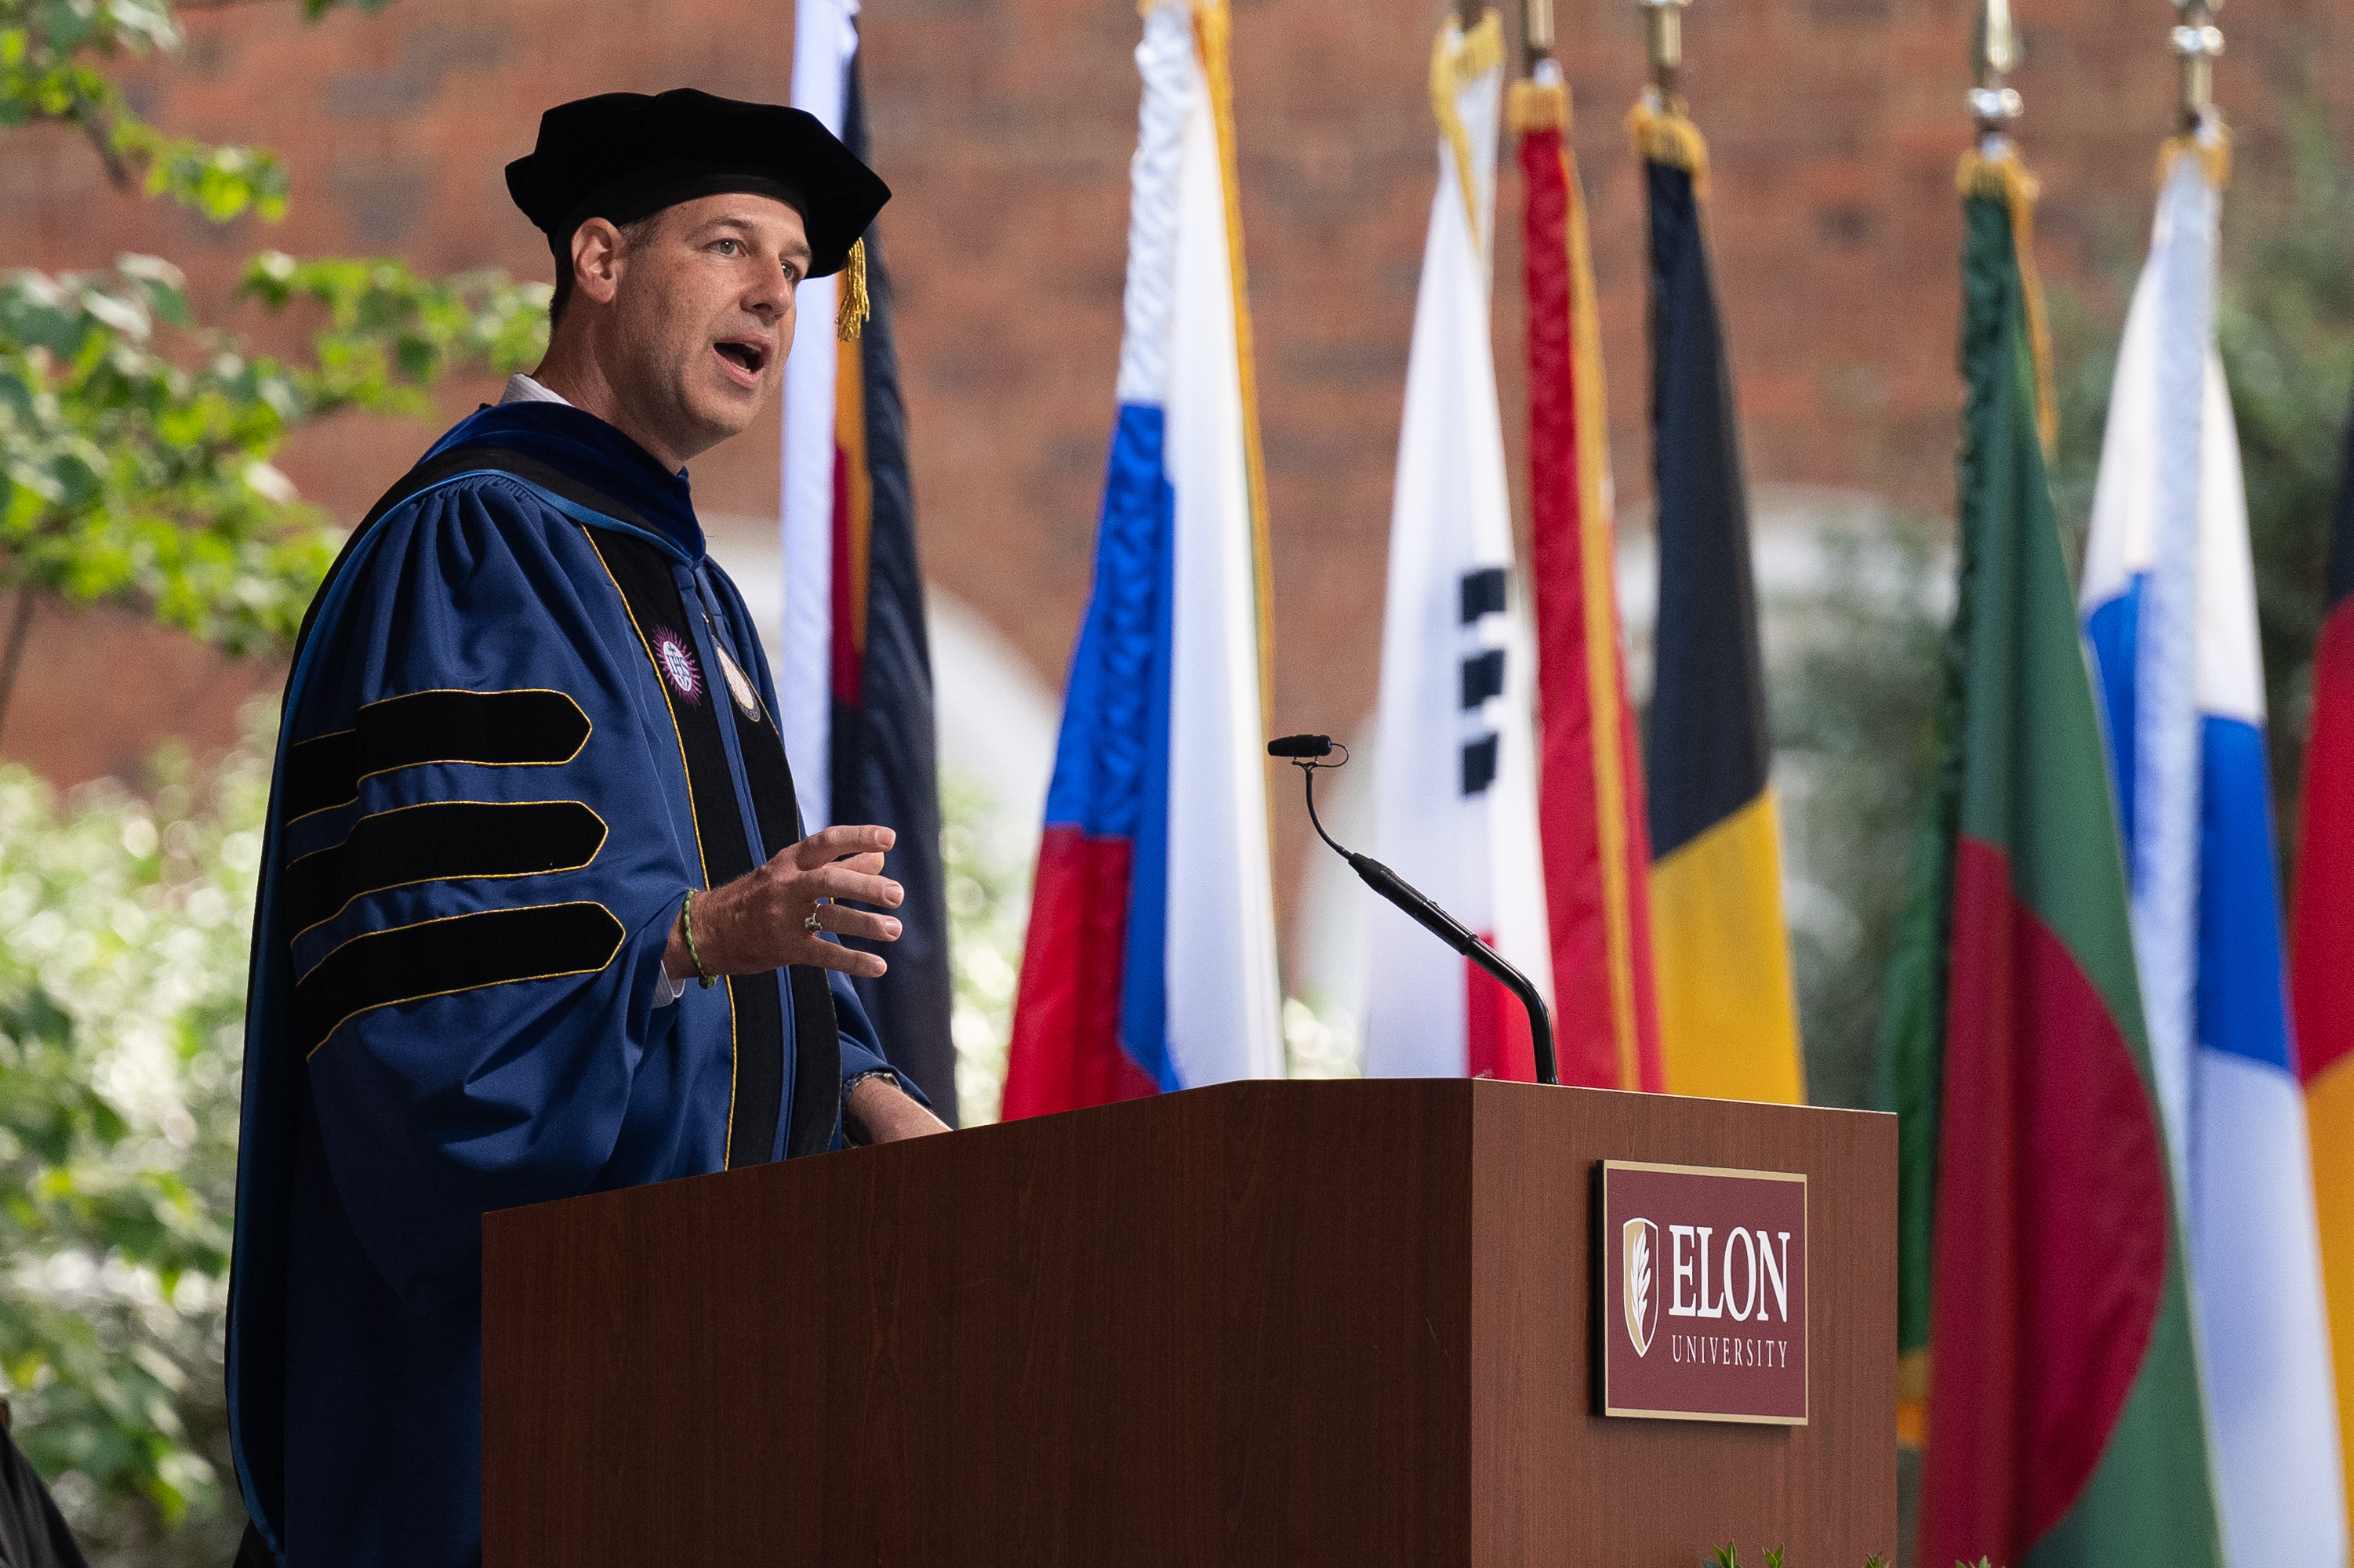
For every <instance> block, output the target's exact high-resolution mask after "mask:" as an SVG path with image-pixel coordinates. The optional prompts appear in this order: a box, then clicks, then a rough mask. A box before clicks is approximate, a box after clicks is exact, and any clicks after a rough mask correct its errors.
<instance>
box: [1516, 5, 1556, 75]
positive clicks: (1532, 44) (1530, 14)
mask: <svg viewBox="0 0 2354 1568" xmlns="http://www.w3.org/2000/svg"><path fill="white" fill-rule="evenodd" d="M1521 42H1522V45H1523V46H1524V48H1522V54H1521V75H1522V77H1524V78H1526V79H1531V80H1533V79H1535V78H1536V76H1537V63H1538V62H1539V61H1540V60H1545V61H1549V60H1551V59H1552V58H1553V0H1521Z"/></svg>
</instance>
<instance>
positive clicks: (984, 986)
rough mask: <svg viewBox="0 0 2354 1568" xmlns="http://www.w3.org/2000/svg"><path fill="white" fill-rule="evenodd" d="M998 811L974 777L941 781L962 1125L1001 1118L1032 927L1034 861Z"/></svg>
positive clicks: (942, 852)
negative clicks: (1000, 824) (1004, 828)
mask: <svg viewBox="0 0 2354 1568" xmlns="http://www.w3.org/2000/svg"><path fill="white" fill-rule="evenodd" d="M996 815H997V813H996V810H995V805H994V802H993V801H992V800H991V796H990V792H989V789H988V788H987V787H986V786H985V785H983V784H982V783H981V781H980V780H978V779H970V778H967V777H964V776H961V775H958V774H949V775H946V776H944V777H943V778H942V779H940V861H941V865H942V870H943V871H944V873H945V874H946V880H947V892H948V906H949V970H950V983H951V985H952V987H953V988H954V1001H953V1003H952V1004H951V1005H952V1012H951V1013H950V1015H949V1033H950V1035H951V1036H952V1037H953V1038H954V1040H955V1042H956V1054H957V1112H958V1118H957V1119H958V1121H959V1123H960V1125H961V1126H965V1127H978V1126H980V1125H981V1124H982V1123H985V1122H992V1121H995V1120H996V1119H997V1113H998V1107H999V1106H1000V1104H1001V1103H1002V1100H1003V1098H1004V1094H1005V1053H1006V1046H1007V1044H1008V1043H1009V1041H1010V1040H1011V1038H1012V1033H1013V992H1014V986H1015V983H1016V981H1017V980H1018V978H1019V976H1020V973H1021V968H1022V943H1023V934H1024V932H1025V929H1026V927H1027V926H1028V924H1029V910H1030V889H1029V885H1028V884H1029V866H1028V864H1027V863H1026V861H1025V857H1024V856H1023V854H1022V853H1021V848H1020V845H1019V842H1013V840H1012V836H1011V835H1008V834H1004V833H1002V832H993V831H992V830H991V821H992V819H993V818H995V817H996Z"/></svg>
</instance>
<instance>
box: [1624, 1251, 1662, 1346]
mask: <svg viewBox="0 0 2354 1568" xmlns="http://www.w3.org/2000/svg"><path fill="white" fill-rule="evenodd" d="M1620 1236H1621V1243H1622V1245H1623V1246H1624V1247H1625V1249H1626V1269H1625V1282H1626V1293H1625V1300H1624V1301H1623V1303H1622V1306H1623V1308H1624V1310H1625V1316H1626V1319H1627V1339H1628V1343H1630V1344H1632V1345H1633V1346H1634V1347H1635V1353H1636V1354H1637V1355H1638V1356H1647V1355H1649V1354H1650V1353H1651V1334H1652V1331H1653V1330H1655V1329H1657V1328H1658V1326H1659V1315H1658V1314H1657V1313H1656V1312H1654V1311H1653V1310H1652V1302H1651V1257H1652V1255H1653V1254H1654V1252H1656V1250H1657V1248H1658V1243H1659V1226H1657V1225H1655V1224H1652V1223H1651V1222H1650V1221H1649V1220H1628V1222H1627V1224H1625V1225H1624V1226H1623V1227H1621V1231H1620Z"/></svg>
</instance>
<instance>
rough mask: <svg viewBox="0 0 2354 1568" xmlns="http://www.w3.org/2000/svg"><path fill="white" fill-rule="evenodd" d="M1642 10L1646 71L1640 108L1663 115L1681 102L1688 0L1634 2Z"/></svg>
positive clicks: (1689, 2)
mask: <svg viewBox="0 0 2354 1568" xmlns="http://www.w3.org/2000/svg"><path fill="white" fill-rule="evenodd" d="M1637 3H1638V5H1641V7H1642V10H1643V42H1644V48H1645V50H1646V53H1647V54H1648V55H1649V60H1650V72H1649V76H1648V77H1647V78H1646V79H1645V81H1644V85H1643V103H1644V107H1646V108H1648V109H1649V110H1650V111H1651V112H1652V113H1654V114H1665V113H1667V112H1668V111H1670V110H1672V109H1674V108H1676V107H1677V106H1678V105H1679V104H1681V102H1682V101H1683V92H1682V88H1683V71H1684V22H1683V10H1684V7H1685V6H1686V5H1690V4H1691V0H1637Z"/></svg>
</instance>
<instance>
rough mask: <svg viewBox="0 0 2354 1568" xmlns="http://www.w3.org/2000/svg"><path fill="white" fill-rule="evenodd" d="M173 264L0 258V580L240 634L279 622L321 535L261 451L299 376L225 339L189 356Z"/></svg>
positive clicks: (263, 638) (328, 547) (273, 629)
mask: <svg viewBox="0 0 2354 1568" xmlns="http://www.w3.org/2000/svg"><path fill="white" fill-rule="evenodd" d="M187 320H188V313H187V306H186V301H185V300H184V299H183V298H182V296H181V292H180V279H179V273H178V271H177V270H175V269H174V268H173V267H171V266H170V265H169V264H168V263H166V262H163V261H160V260H156V259H155V258H154V257H145V256H126V257H123V258H122V260H120V261H119V262H117V264H116V269H115V270H114V271H113V272H111V273H87V274H74V273H69V274H65V275H61V276H48V275H44V274H42V273H37V272H15V273H9V274H5V275H0V586H6V587H16V586H22V585H27V584H29V585H32V586H34V587H37V588H44V589H48V590H50V591H53V592H56V593H58V594H60V595H63V596H64V597H66V598H68V599H77V600H85V601H88V600H109V601H116V602H127V603H136V604H139V605H141V606H142V607H143V608H145V609H149V610H150V611H151V612H152V613H153V614H154V616H155V617H156V618H157V619H158V620H162V621H164V623H165V624H167V625H172V626H176V627H179V628H181V629H183V630H186V631H189V632H191V633H193V634H195V635H196V636H198V637H201V638H204V639H206V640H207V641H214V642H218V643H221V644H223V645H225V646H227V647H228V648H230V649H232V650H234V651H237V652H247V651H250V650H255V649H260V648H267V647H270V646H271V645H273V644H275V643H277V642H280V641H283V640H284V639H285V638H287V637H289V636H291V635H292V631H293V630H294V627H295V625H296V624H297V622H298V621H299V620H301V617H302V609H303V606H304V605H305V604H307V603H308V602H309V601H310V596H311V593H312V591H313V588H315V587H316V586H317V583H318V580H319V577H320V576H321V574H322V573H323V572H324V570H325V569H326V566H327V563H328V561H329V560H330V559H331V558H332V556H333V552H334V538H333V535H330V534H329V533H328V532H327V531H326V529H325V527H324V525H323V519H322V518H320V517H319V516H318V515H317V514H315V513H313V511H312V510H311V509H309V508H306V507H303V506H302V505H301V504H300V503H298V502H296V501H295V499H294V493H293V487H292V485H291V484H289V483H288V482H287V481H286V479H285V477H284V476H283V475H281V473H279V472H278V471H277V470H276V469H274V468H272V467H270V455H271V453H272V452H274V451H275V450H276V449H277V447H278V445H279V443H280V442H281V440H284V438H285V434H286V431H287V430H288V429H289V428H290V427H291V426H292V424H293V423H294V422H295V421H296V420H297V419H299V418H302V417H303V416H304V415H305V414H306V413H307V412H309V411H310V409H311V408H313V405H314V399H313V396H312V395H311V393H310V392H309V390H308V388H307V386H306V382H305V378H304V377H303V376H302V375H300V374H298V373H294V372H291V371H288V370H287V369H285V368H283V367H281V366H277V365H274V364H272V363H270V361H267V360H251V359H248V358H245V357H244V356H242V355H239V354H238V353H237V352H236V351H235V350H234V348H232V347H230V346H229V345H228V344H217V345H216V346H215V349H214V352H213V353H211V354H210V355H206V356H204V357H203V358H202V360H201V362H200V363H199V365H198V366H197V367H196V368H195V369H185V368H183V367H182V366H179V365H177V364H175V363H174V361H173V360H172V359H170V358H168V357H166V356H165V355H164V354H163V353H162V352H160V351H159V345H158V344H157V341H156V340H157V328H158V325H159V323H162V324H169V325H175V326H185V325H186V323H187Z"/></svg>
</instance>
